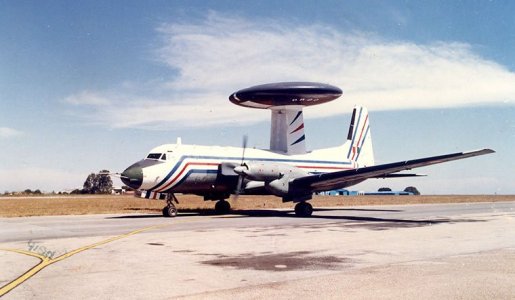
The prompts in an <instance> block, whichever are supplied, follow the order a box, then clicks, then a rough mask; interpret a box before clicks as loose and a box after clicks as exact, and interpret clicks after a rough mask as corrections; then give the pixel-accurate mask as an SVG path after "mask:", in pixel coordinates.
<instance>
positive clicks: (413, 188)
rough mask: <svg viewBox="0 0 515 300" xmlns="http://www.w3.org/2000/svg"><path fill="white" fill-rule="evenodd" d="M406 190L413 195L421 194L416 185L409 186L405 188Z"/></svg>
mask: <svg viewBox="0 0 515 300" xmlns="http://www.w3.org/2000/svg"><path fill="white" fill-rule="evenodd" d="M404 191H405V192H408V193H412V194H413V195H420V192H419V191H418V190H417V188H416V187H414V186H408V187H407V188H405V189H404Z"/></svg>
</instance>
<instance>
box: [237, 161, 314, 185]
mask: <svg viewBox="0 0 515 300" xmlns="http://www.w3.org/2000/svg"><path fill="white" fill-rule="evenodd" d="M234 172H235V173H236V174H239V175H242V176H245V177H246V178H247V179H250V180H254V181H264V182H271V181H274V180H276V179H280V178H283V177H285V176H286V177H288V178H294V177H301V176H306V175H309V174H308V172H306V171H304V170H302V169H299V168H297V167H295V166H292V165H287V164H281V163H254V162H249V163H245V164H243V165H242V166H238V167H236V168H234Z"/></svg>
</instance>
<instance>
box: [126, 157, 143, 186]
mask: <svg viewBox="0 0 515 300" xmlns="http://www.w3.org/2000/svg"><path fill="white" fill-rule="evenodd" d="M121 179H122V181H123V183H125V184H126V185H127V186H129V187H131V188H133V189H135V190H137V189H139V188H140V187H141V183H142V182H143V169H142V168H141V165H140V164H139V163H135V164H133V165H132V166H130V167H128V168H127V169H126V170H125V171H123V172H122V174H121Z"/></svg>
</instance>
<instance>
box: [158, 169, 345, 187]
mask: <svg viewBox="0 0 515 300" xmlns="http://www.w3.org/2000/svg"><path fill="white" fill-rule="evenodd" d="M190 165H194V166H218V165H220V163H207V162H188V163H186V164H185V165H184V166H183V167H182V169H181V171H180V172H179V174H177V175H176V176H175V177H174V178H173V179H172V181H170V182H169V183H168V184H166V185H165V186H163V187H161V188H159V189H156V192H163V191H165V190H166V189H168V188H169V187H170V186H171V185H172V184H173V183H174V182H175V181H176V180H177V179H179V177H181V175H182V174H183V173H184V171H186V169H187V168H188V166H190ZM294 167H296V168H301V169H315V170H317V169H325V170H341V171H343V170H352V169H354V168H352V167H348V168H346V167H344V168H342V167H329V166H294Z"/></svg>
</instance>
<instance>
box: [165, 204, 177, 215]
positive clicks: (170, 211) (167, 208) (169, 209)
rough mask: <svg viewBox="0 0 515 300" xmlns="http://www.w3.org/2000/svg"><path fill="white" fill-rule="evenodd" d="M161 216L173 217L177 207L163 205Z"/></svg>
mask: <svg viewBox="0 0 515 300" xmlns="http://www.w3.org/2000/svg"><path fill="white" fill-rule="evenodd" d="M163 216H165V217H167V218H173V217H175V216H177V208H176V207H175V205H168V206H165V207H163Z"/></svg>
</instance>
